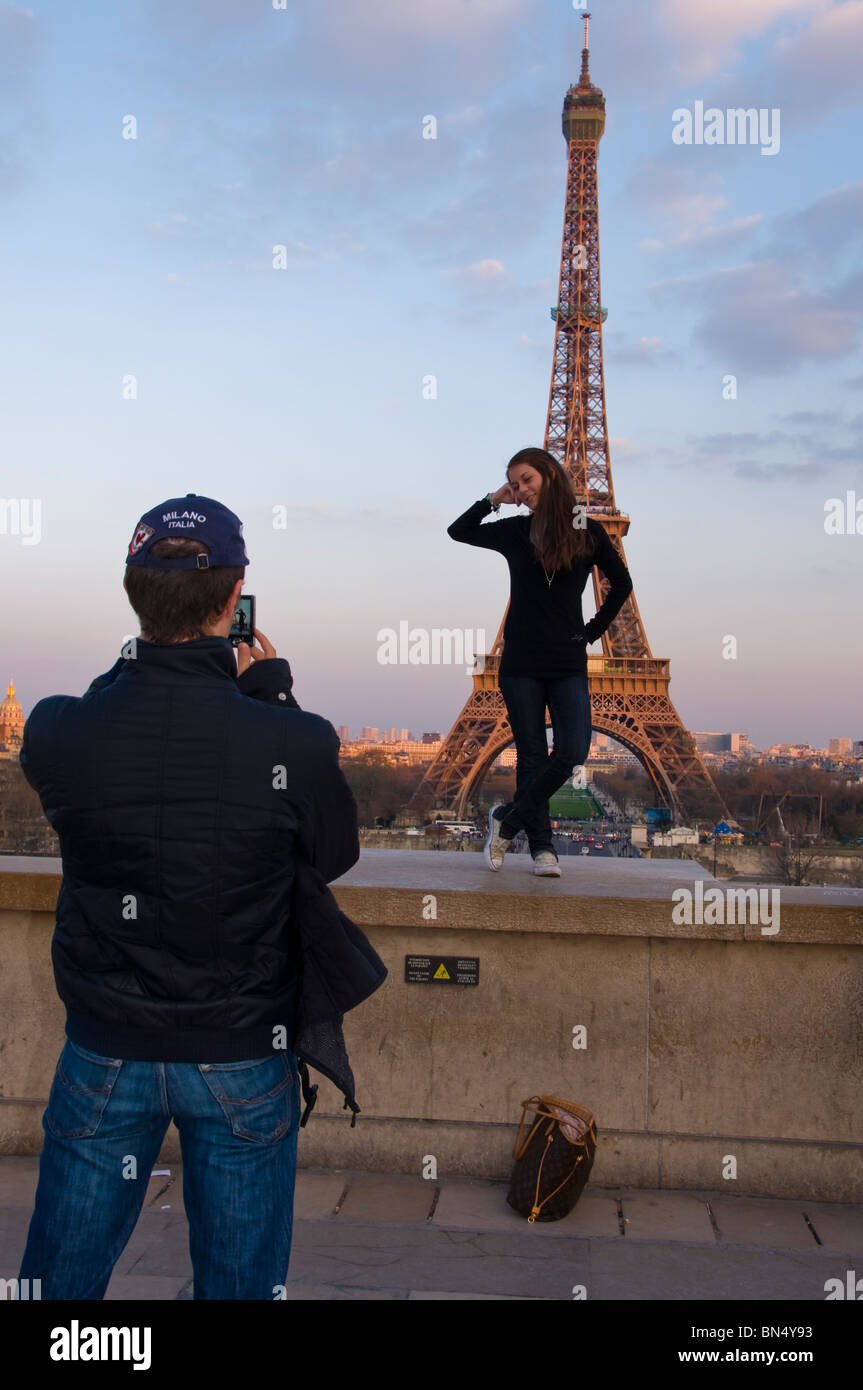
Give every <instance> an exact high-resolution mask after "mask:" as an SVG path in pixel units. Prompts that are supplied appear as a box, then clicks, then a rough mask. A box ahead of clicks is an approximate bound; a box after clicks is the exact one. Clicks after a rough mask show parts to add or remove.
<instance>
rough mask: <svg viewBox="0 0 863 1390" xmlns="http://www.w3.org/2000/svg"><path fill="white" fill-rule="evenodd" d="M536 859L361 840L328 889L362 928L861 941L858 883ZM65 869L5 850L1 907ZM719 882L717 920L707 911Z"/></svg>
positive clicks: (35, 898) (46, 892)
mask: <svg viewBox="0 0 863 1390" xmlns="http://www.w3.org/2000/svg"><path fill="white" fill-rule="evenodd" d="M532 867H533V865H532V861H531V859H530V856H529V855H527V854H520V855H513V856H512V857H511V858H509V857H508V858H507V860H506V861H505V863H504V867H503V869H501V870H500V871H499V872H498V873H491V872H490V870H489V869H488V868H487V866H486V863H485V860H484V858H483V856H482V855H481V854H476V853H474V852H471V853H468V852H464V853H459V852H458V851H454V850H441V851H440V852H437V851H433V850H387V849H366V850H363V851H362V854H361V856H360V859H359V861H358V862H357V863H356V864H355V865H354V867H353V868H352V869H350V870H349V871H348V872H347V873H346V874H343V875H342V877H341V878H339V879H336V880H335V881H334V882H333V885H332V887H333V891H334V893H335V895H336V898H337V900H338V903H339V906H340V907H341V909H342V911H343V912H345V913H347V914H348V915H349V916H350V917H352V918H353V919H354V920H355V921H356V922H357V923H358V924H359V925H360V926H363V927H374V926H386V927H401V928H404V929H420V930H425V929H428V930H432V931H440V930H445V931H447V930H448V931H497V932H530V933H554V934H567V933H568V934H572V935H579V936H585V935H597V936H623V937H642V938H643V937H671V938H678V939H680V938H682V939H687V940H711V939H714V940H721V941H753V942H754V941H760V942H763V943H764V944H783V945H785V944H790V943H798V944H799V943H807V944H812V945H815V944H817V945H848V946H852V945H863V890H860V889H856V888H845V887H827V888H816V887H810V888H792V887H785V886H775V885H765V884H759V883H757V882H754V881H751V880H746V881H739V880H727V879H714V878H713V877H712V875H711V874H710V873H708V871H707V870H706V869H705V868H704V867H703V866H702V865H701V864H698V863H697V862H696V861H695V860H689V859H604V858H602V859H601V858H598V857H596V858H594V857H589V856H581V855H569V856H563V857H562V858H561V871H562V873H561V877H560V878H539V877H536V876H535V875H534V874H533V873H532ZM61 878H62V864H61V861H60V860H59V859H57V858H47V857H46V858H39V857H35V856H32V857H31V856H26V855H0V910H3V909H5V910H12V911H15V910H17V911H31V912H49V913H53V912H54V910H55V907H56V902H57V893H58V891H59V887H60V882H61ZM681 888H683V889H688V890H689V892H690V893H691V894H692V902H693V913H692V915H693V920H692V921H690V922H686V921H682V922H681V921H675V920H674V919H673V917H672V912H673V910H674V909H675V906H676V904H677V903H678V902H679V899H674V898H673V897H672V894H673V893H674V892H675V890H676V889H681ZM747 889H749V890H752V889H754V890H756V892H757V894H758V899H759V901H760V902H761V903H763V905H764V907H765V909H766V910H765V913H764V918H763V919H761V920H763V921H764V923H765V924H771V925H772V924H774V923H775V921H776V917H775V913H776V907H777V906H778V909H779V930H778V931H772V930H769V928H768V930H767V931H765V930H763V929H762V926H761V925H759V922H758V921H752V920H750V919H751V916H752V909H751V906H748V905H747V904H746V903H745V901H744V900H743V899H742V897H739V896H735V897H734V898H732V897H731V896H730V895H731V893H732V892H734V893H735V895H737V894H740V893H745V892H746V890H747ZM711 890H714V892H713V893H712V894H711ZM715 890H719V893H720V894H721V902H720V907H721V908H722V912H721V913H718V912H717V913H716V916H718V917H720V918H721V920H718V921H712V920H708V921H704V920H703V918H704V915H705V914H706V915H707V916H708V917H710V916H711V913H710V911H709V904H710V902H711V900H712V899H715V898H716V893H715ZM777 894H778V898H777V896H776V895H777ZM429 895H432V896H433V898H434V912H435V915H434V917H432V918H430V917H429V916H428V911H429V910H430V905H429V902H428V898H429ZM699 899H702V901H703V908H702V911H701V914H700V915H701V917H702V920H701V921H699V920H698V916H699V913H698V903H699ZM705 899H706V900H705ZM750 901H751V900H750ZM731 904H734V905H735V909H734V912H731V911H730V910H729V908H730V905H731ZM744 908H745V911H744V910H743V909H744ZM677 915H679V914H677ZM739 915H742V916H743V920H742V921H738V920H736V917H737V916H739ZM726 917H728V918H729V920H727V921H726V920H725V918H726ZM732 917H733V918H734V919H735V920H730V919H731V918H732ZM460 949H461V948H460Z"/></svg>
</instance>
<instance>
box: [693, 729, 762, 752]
mask: <svg viewBox="0 0 863 1390" xmlns="http://www.w3.org/2000/svg"><path fill="white" fill-rule="evenodd" d="M692 737H693V738H694V739H695V746H696V748H697V749H698V751H699V753H747V752H749V751H750V748H751V745H750V742H749V735H748V734H714V733H694V734H693V735H692Z"/></svg>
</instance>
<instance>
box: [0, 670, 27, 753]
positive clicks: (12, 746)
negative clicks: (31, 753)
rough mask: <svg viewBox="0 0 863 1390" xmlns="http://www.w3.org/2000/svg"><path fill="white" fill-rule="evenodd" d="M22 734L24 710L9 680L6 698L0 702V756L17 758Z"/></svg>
mask: <svg viewBox="0 0 863 1390" xmlns="http://www.w3.org/2000/svg"><path fill="white" fill-rule="evenodd" d="M23 736H24V711H23V710H22V708H21V705H20V702H19V701H18V700H16V699H15V687H14V685H13V684H12V682H11V680H10V682H9V688H8V690H7V691H6V699H5V700H4V701H3V703H2V704H0V758H17V757H18V754H19V753H20V751H21V741H22V739H23Z"/></svg>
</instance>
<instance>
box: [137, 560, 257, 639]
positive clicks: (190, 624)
mask: <svg viewBox="0 0 863 1390" xmlns="http://www.w3.org/2000/svg"><path fill="white" fill-rule="evenodd" d="M209 553H210V547H209V546H208V545H206V544H205V542H204V541H196V540H192V538H191V537H190V536H183V537H181V536H170V537H167V538H166V539H165V540H161V541H157V542H156V544H155V545H154V546H153V547H152V548H151V550H150V554H151V555H155V556H156V557H157V558H158V557H159V556H171V555H209ZM245 573H246V571H245V569H244V568H243V566H241V565H239V566H238V565H224V566H219V567H218V568H216V569H205V570H183V569H179V570H155V569H147V568H146V567H145V566H138V565H127V566H126V573H125V575H124V577H123V588H124V589H125V590H126V594H127V595H128V599H129V602H130V603H131V605H132V607H133V608H134V610H135V612H136V613H137V615H138V620H139V622H140V624H141V636H142V637H143V639H144V641H145V642H154V643H156V644H157V645H162V646H167V645H168V644H169V643H171V642H189V641H192V640H193V639H194V638H196V637H203V636H204V633H203V632H202V631H201V628H202V627H205V626H206V627H209V626H211V624H213V623H214V622H216V621H217V619H218V617H219V614H220V613H221V612H222V610H223V609H224V607H225V604H226V603H227V602H228V599H229V598H230V597H231V591H232V589H233V588H234V585H235V584H236V582H237V580H238V579H243V578H244V576H245Z"/></svg>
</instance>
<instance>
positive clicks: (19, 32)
mask: <svg viewBox="0 0 863 1390" xmlns="http://www.w3.org/2000/svg"><path fill="white" fill-rule="evenodd" d="M44 53H45V35H44V31H43V29H42V27H41V25H40V24H39V22H38V21H37V19H36V17H35V15H34V14H33V11H32V10H27V9H18V8H17V7H16V6H14V5H2V4H0V194H3V193H9V194H11V193H15V192H17V191H18V190H19V189H21V188H22V187H23V186H24V185H25V184H27V183H28V182H29V180H30V178H31V177H32V171H33V169H34V166H35V160H36V155H37V151H38V148H39V145H40V144H41V142H42V140H43V139H44V135H45V130H46V125H45V118H44V116H43V114H42V108H41V106H40V103H39V100H38V94H37V91H36V76H37V73H38V72H39V69H40V67H41V64H42V60H43V57H44Z"/></svg>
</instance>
